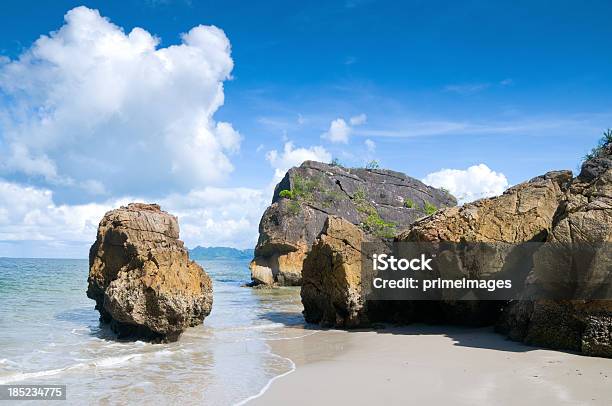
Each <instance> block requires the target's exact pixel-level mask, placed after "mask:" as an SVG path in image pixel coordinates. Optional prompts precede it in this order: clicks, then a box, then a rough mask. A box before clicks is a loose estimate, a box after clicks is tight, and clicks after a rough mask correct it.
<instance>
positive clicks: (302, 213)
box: [250, 161, 457, 285]
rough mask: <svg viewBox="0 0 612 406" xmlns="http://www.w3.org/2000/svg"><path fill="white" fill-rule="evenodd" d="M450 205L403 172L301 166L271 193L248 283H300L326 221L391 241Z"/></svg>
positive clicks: (444, 196)
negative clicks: (333, 219)
mask: <svg viewBox="0 0 612 406" xmlns="http://www.w3.org/2000/svg"><path fill="white" fill-rule="evenodd" d="M456 203H457V202H456V200H455V198H454V197H453V196H451V195H450V194H448V193H447V192H446V191H443V190H440V189H435V188H432V187H429V186H427V185H425V184H423V183H422V182H420V181H418V180H416V179H413V178H410V177H408V176H406V175H404V174H403V173H399V172H394V171H390V170H383V169H360V168H344V167H342V166H335V165H328V164H324V163H320V162H313V161H306V162H304V163H303V164H302V165H301V166H300V167H296V168H292V169H290V170H289V171H288V172H287V174H286V175H285V177H284V178H283V179H282V180H281V182H280V183H279V184H278V185H277V186H276V188H275V190H274V196H273V199H272V204H271V205H270V206H269V207H268V209H267V210H266V211H265V213H264V214H263V217H262V219H261V222H260V224H259V241H258V243H257V247H256V248H255V258H254V259H253V261H252V262H251V265H250V268H251V278H252V280H253V283H254V284H273V283H278V284H281V285H299V284H301V281H302V266H303V262H304V258H305V257H306V254H307V253H308V252H309V251H310V248H311V246H312V244H313V242H314V241H315V239H316V238H317V236H318V235H319V234H320V233H321V231H322V230H323V226H324V225H325V222H326V220H327V218H328V216H339V217H342V218H344V219H345V220H346V221H348V222H349V223H351V224H354V225H356V226H359V227H360V228H361V229H362V230H363V232H364V233H365V234H368V235H373V236H377V237H393V236H395V234H397V233H398V232H400V231H402V230H405V229H407V227H408V226H409V225H410V224H412V223H413V222H414V221H415V220H417V219H419V218H421V217H423V216H425V215H426V213H427V212H428V211H433V210H436V209H438V208H441V207H449V206H454V205H456Z"/></svg>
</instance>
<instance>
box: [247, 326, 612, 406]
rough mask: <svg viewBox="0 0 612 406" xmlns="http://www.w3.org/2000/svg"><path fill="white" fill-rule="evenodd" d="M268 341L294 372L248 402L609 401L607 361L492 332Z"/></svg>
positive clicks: (324, 334)
mask: <svg viewBox="0 0 612 406" xmlns="http://www.w3.org/2000/svg"><path fill="white" fill-rule="evenodd" d="M269 344H270V346H271V348H272V351H273V352H274V353H276V354H278V355H280V356H283V357H286V358H289V359H291V360H292V361H293V362H294V363H295V370H294V371H293V372H291V373H288V374H286V375H285V376H282V377H280V378H278V379H276V380H274V381H273V382H272V383H271V384H270V386H269V388H267V389H266V390H265V391H264V392H263V394H262V395H261V396H259V397H257V398H255V399H252V400H251V401H250V402H249V403H248V404H249V405H284V404H291V405H294V406H295V405H327V404H353V405H373V404H385V405H400V404H401V405H406V404H408V403H410V404H417V405H418V404H445V405H449V404H452V405H474V404H478V405H493V404H495V405H540V406H541V405H543V404H549V405H553V404H554V405H558V404H560V405H586V404H589V405H610V404H612V359H603V358H592V357H585V356H581V355H577V354H571V353H567V352H560V351H552V350H544V349H539V348H535V347H529V346H526V345H523V344H520V343H515V342H512V341H509V340H507V339H506V338H504V337H502V336H500V335H498V334H495V333H494V332H492V331H491V329H468V328H457V327H448V326H435V327H430V326H410V327H406V328H387V329H383V330H378V331H355V332H346V331H334V330H311V331H309V330H305V331H304V336H303V337H302V338H299V339H292V340H277V341H270V342H269Z"/></svg>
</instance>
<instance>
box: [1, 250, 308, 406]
mask: <svg viewBox="0 0 612 406" xmlns="http://www.w3.org/2000/svg"><path fill="white" fill-rule="evenodd" d="M200 263H201V264H202V265H203V266H204V268H205V269H206V271H207V272H208V273H209V275H210V276H211V277H212V278H213V281H214V304H213V311H212V313H211V315H210V316H209V317H208V318H206V320H205V322H204V325H201V326H198V327H194V328H191V329H188V330H187V331H186V332H185V333H184V334H183V335H182V336H181V338H180V340H179V341H178V342H175V343H169V344H150V343H145V342H141V341H136V342H119V341H116V340H115V339H114V336H113V334H112V333H111V332H110V331H109V330H108V328H107V327H106V326H103V325H102V326H101V325H100V324H99V322H98V313H97V312H96V311H95V310H94V302H93V301H92V300H90V299H88V298H87V297H86V295H85V290H86V288H87V271H88V264H87V261H86V260H68V259H66V260H61V259H7V258H0V384H9V383H15V384H45V383H47V384H65V385H67V398H68V403H69V404H92V403H94V404H134V403H139V404H153V403H158V404H169V403H175V404H176V403H179V402H180V403H183V404H214V405H224V404H235V403H238V402H240V401H241V400H244V399H246V398H248V397H250V396H253V395H255V394H257V393H258V392H259V391H260V390H261V389H262V388H263V387H265V386H266V385H267V383H268V382H269V381H270V379H272V378H273V377H275V376H278V375H280V374H283V373H286V372H287V371H290V370H291V369H292V368H293V367H294V366H293V362H292V361H291V360H289V359H286V358H282V357H280V356H278V355H275V354H274V353H272V352H271V351H270V347H269V345H268V342H269V341H270V340H277V339H291V338H293V337H292V336H296V337H297V335H298V334H299V332H300V329H299V328H287V326H296V327H297V326H299V325H301V324H302V323H303V319H302V317H301V314H300V311H301V304H300V301H299V290H298V289H296V288H281V289H272V290H259V289H250V288H244V287H241V285H243V284H244V283H245V282H247V281H248V280H249V271H248V268H247V265H248V262H247V261H201V262H200ZM63 404H65V403H63Z"/></svg>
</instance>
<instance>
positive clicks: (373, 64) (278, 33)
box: [0, 0, 612, 258]
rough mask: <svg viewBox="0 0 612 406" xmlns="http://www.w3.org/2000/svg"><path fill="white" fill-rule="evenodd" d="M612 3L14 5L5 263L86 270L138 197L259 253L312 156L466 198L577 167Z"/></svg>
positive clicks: (2, 64) (608, 111)
mask: <svg viewBox="0 0 612 406" xmlns="http://www.w3.org/2000/svg"><path fill="white" fill-rule="evenodd" d="M610 17H612V4H610V2H607V1H591V2H588V3H584V4H581V3H577V2H570V1H554V2H553V1H524V2H521V1H515V2H488V1H467V2H437V1H406V2H395V1H373V0H372V1H367V0H348V1H338V2H334V1H323V2H315V1H313V2H283V1H276V2H272V1H268V2H234V1H223V2H221V1H196V0H190V1H189V0H142V1H136V0H125V1H80V2H75V1H64V0H56V1H53V2H28V1H13V0H7V1H3V2H1V3H0V256H17V257H73V258H74V257H76V258H81V257H83V258H84V257H86V256H87V252H88V248H89V246H90V245H91V243H92V242H93V241H94V240H95V234H96V228H97V224H98V222H99V220H100V219H101V217H102V216H103V214H104V213H105V212H106V211H107V210H110V209H112V208H115V207H118V206H120V205H122V204H126V203H128V202H130V201H147V202H158V203H160V204H161V205H162V208H164V209H166V210H168V211H170V212H172V213H173V214H176V215H178V217H179V222H180V226H181V238H182V239H183V240H184V241H185V242H186V244H187V246H189V247H194V246H196V245H203V246H218V245H222V246H233V247H238V248H249V247H253V246H254V244H255V242H256V240H257V227H258V223H259V219H260V217H261V214H262V213H263V210H264V209H265V207H266V206H267V205H268V204H269V203H270V200H271V197H272V190H273V187H274V185H275V184H276V182H278V181H279V180H280V178H282V176H283V175H284V173H285V172H286V170H287V169H288V168H290V167H292V166H295V165H299V164H300V163H301V162H302V161H304V160H307V159H314V160H319V161H327V162H329V161H331V160H332V159H338V160H339V161H340V162H341V163H342V164H343V165H345V166H364V165H365V164H366V163H367V162H369V161H371V160H376V161H377V162H378V163H379V165H380V166H381V167H383V168H389V169H393V170H397V171H401V172H404V173H406V174H408V175H410V176H413V177H415V178H418V179H421V180H423V181H424V182H425V183H428V184H431V185H433V186H437V187H445V188H447V189H448V190H450V191H451V192H452V193H453V194H455V195H456V196H457V197H458V198H459V200H460V202H461V203H463V202H467V201H472V200H475V199H478V198H481V197H485V196H493V195H497V194H500V193H502V192H503V190H504V189H505V188H507V187H508V186H510V185H514V184H517V183H520V182H522V181H525V180H528V179H530V178H532V177H535V176H537V175H539V174H542V173H545V172H546V171H549V170H555V169H570V170H573V171H574V172H576V171H577V170H578V169H579V166H580V162H581V159H582V157H583V156H584V155H585V154H586V153H587V152H588V151H589V150H590V148H591V147H592V146H594V145H595V144H596V142H597V140H598V138H599V137H600V136H601V134H602V132H603V131H604V130H605V129H606V128H608V127H612V75H610V72H612V52H611V50H612V47H611V45H612V25H610V24H609V20H610Z"/></svg>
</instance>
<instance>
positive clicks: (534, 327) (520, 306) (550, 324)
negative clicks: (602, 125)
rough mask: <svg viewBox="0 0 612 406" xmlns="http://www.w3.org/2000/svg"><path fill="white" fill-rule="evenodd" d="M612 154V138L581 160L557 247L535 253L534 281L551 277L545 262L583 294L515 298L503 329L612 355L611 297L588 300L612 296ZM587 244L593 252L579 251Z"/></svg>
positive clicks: (556, 224) (558, 226)
mask: <svg viewBox="0 0 612 406" xmlns="http://www.w3.org/2000/svg"><path fill="white" fill-rule="evenodd" d="M611 158H612V145H610V144H608V145H604V146H603V147H602V148H601V149H600V150H599V151H598V154H597V155H596V156H594V157H593V158H591V159H589V160H587V161H586V162H585V163H584V164H583V165H582V169H581V172H580V175H579V176H577V177H576V178H575V179H573V181H572V182H571V184H570V186H569V188H568V189H567V192H566V195H565V199H564V200H563V201H562V202H561V204H560V205H559V208H558V210H557V213H556V215H555V218H554V219H553V221H552V223H551V231H550V233H549V235H548V238H547V241H548V242H550V243H551V247H552V248H550V249H548V250H546V251H542V252H539V253H536V255H535V259H534V261H535V263H534V270H535V271H534V272H533V274H532V275H530V277H531V278H530V279H531V281H532V282H533V283H537V282H538V281H539V280H542V279H544V280H547V279H550V277H548V278H544V277H545V276H546V275H540V274H538V272H537V270H538V269H539V267H538V265H540V264H541V263H545V264H547V265H549V266H548V268H552V269H555V271H556V273H555V275H554V277H555V280H556V281H568V280H569V281H572V282H573V283H572V284H571V286H570V288H571V289H572V290H573V292H574V295H576V296H577V299H580V300H537V301H521V300H519V301H513V302H511V303H510V304H509V305H508V306H507V307H506V308H505V309H504V313H503V315H502V318H501V319H500V321H499V323H498V325H497V329H498V331H500V332H503V333H505V334H507V335H509V336H510V337H511V338H513V339H515V340H520V341H524V342H527V343H530V344H537V345H545V346H548V347H552V348H561V349H571V350H574V351H580V352H582V353H584V354H587V355H596V356H606V357H612V301H611V300H589V295H591V294H593V293H594V291H595V290H596V289H597V290H598V292H596V293H597V295H598V296H597V297H598V298H602V297H603V298H610V297H612V249H611V246H610V243H611V242H612V164H611V162H612V159H611ZM585 247H589V248H588V255H587V256H586V257H585V255H584V254H582V255H579V256H578V255H577V252H581V251H584V250H585ZM570 248H571V249H570ZM551 264H552V266H550V265H551ZM556 264H562V265H559V266H556ZM567 264H570V266H567Z"/></svg>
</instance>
